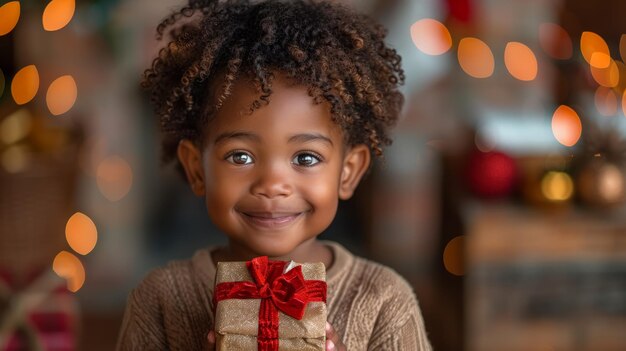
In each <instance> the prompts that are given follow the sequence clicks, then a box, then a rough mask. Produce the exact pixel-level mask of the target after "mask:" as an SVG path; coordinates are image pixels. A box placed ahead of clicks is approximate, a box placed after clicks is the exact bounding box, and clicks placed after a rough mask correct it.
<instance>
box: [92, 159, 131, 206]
mask: <svg viewBox="0 0 626 351" xmlns="http://www.w3.org/2000/svg"><path fill="white" fill-rule="evenodd" d="M96 180H97V183H98V189H100V192H101V193H102V195H103V196H104V197H105V198H107V199H108V200H109V201H119V200H121V199H123V198H124V197H125V196H126V194H128V192H129V191H130V188H131V186H132V184H133V171H132V169H131V168H130V165H129V164H128V162H126V161H125V160H124V159H123V158H121V157H119V156H111V157H108V158H106V159H104V160H103V161H102V162H100V164H99V165H98V169H97V170H96Z"/></svg>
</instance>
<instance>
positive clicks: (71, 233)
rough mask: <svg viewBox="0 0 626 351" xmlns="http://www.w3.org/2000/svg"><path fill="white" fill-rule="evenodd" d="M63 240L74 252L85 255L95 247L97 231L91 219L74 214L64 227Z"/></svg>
mask: <svg viewBox="0 0 626 351" xmlns="http://www.w3.org/2000/svg"><path fill="white" fill-rule="evenodd" d="M65 238H66V239H67V243H68V244H69V245H70V247H71V248H72V249H73V250H74V251H76V252H78V253H79V254H81V255H87V254H88V253H90V252H91V251H92V250H93V249H94V247H96V242H97V241H98V230H97V229H96V225H95V224H94V223H93V221H92V220H91V218H89V217H88V216H86V215H85V214H83V213H80V212H76V213H74V214H73V215H72V217H70V219H69V220H68V221H67V224H66V225H65Z"/></svg>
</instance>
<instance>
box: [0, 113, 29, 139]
mask: <svg viewBox="0 0 626 351" xmlns="http://www.w3.org/2000/svg"><path fill="white" fill-rule="evenodd" d="M31 127H32V116H31V114H30V112H29V111H28V110H27V109H24V108H21V109H19V110H17V111H15V112H13V113H12V114H10V115H8V116H7V117H6V118H5V119H3V120H2V121H1V122H0V141H2V142H3V143H4V144H7V145H8V144H13V143H16V142H18V141H20V140H22V139H23V138H24V137H25V136H27V135H28V133H29V132H30V130H31Z"/></svg>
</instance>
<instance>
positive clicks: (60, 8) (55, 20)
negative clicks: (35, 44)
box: [42, 0, 76, 31]
mask: <svg viewBox="0 0 626 351" xmlns="http://www.w3.org/2000/svg"><path fill="white" fill-rule="evenodd" d="M75 8H76V3H75V1H74V0H52V1H50V3H48V5H47V6H46V8H45V9H44V11H43V16H42V24H43V28H44V29H45V30H47V31H56V30H59V29H62V28H63V27H65V26H67V24H68V23H70V21H71V20H72V17H73V16H74V10H75Z"/></svg>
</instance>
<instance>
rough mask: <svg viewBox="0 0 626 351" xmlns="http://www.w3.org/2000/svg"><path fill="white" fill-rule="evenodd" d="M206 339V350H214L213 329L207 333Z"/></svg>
mask: <svg viewBox="0 0 626 351" xmlns="http://www.w3.org/2000/svg"><path fill="white" fill-rule="evenodd" d="M206 340H207V343H208V351H214V350H215V332H214V331H213V330H211V331H210V332H209V334H207V336H206Z"/></svg>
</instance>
